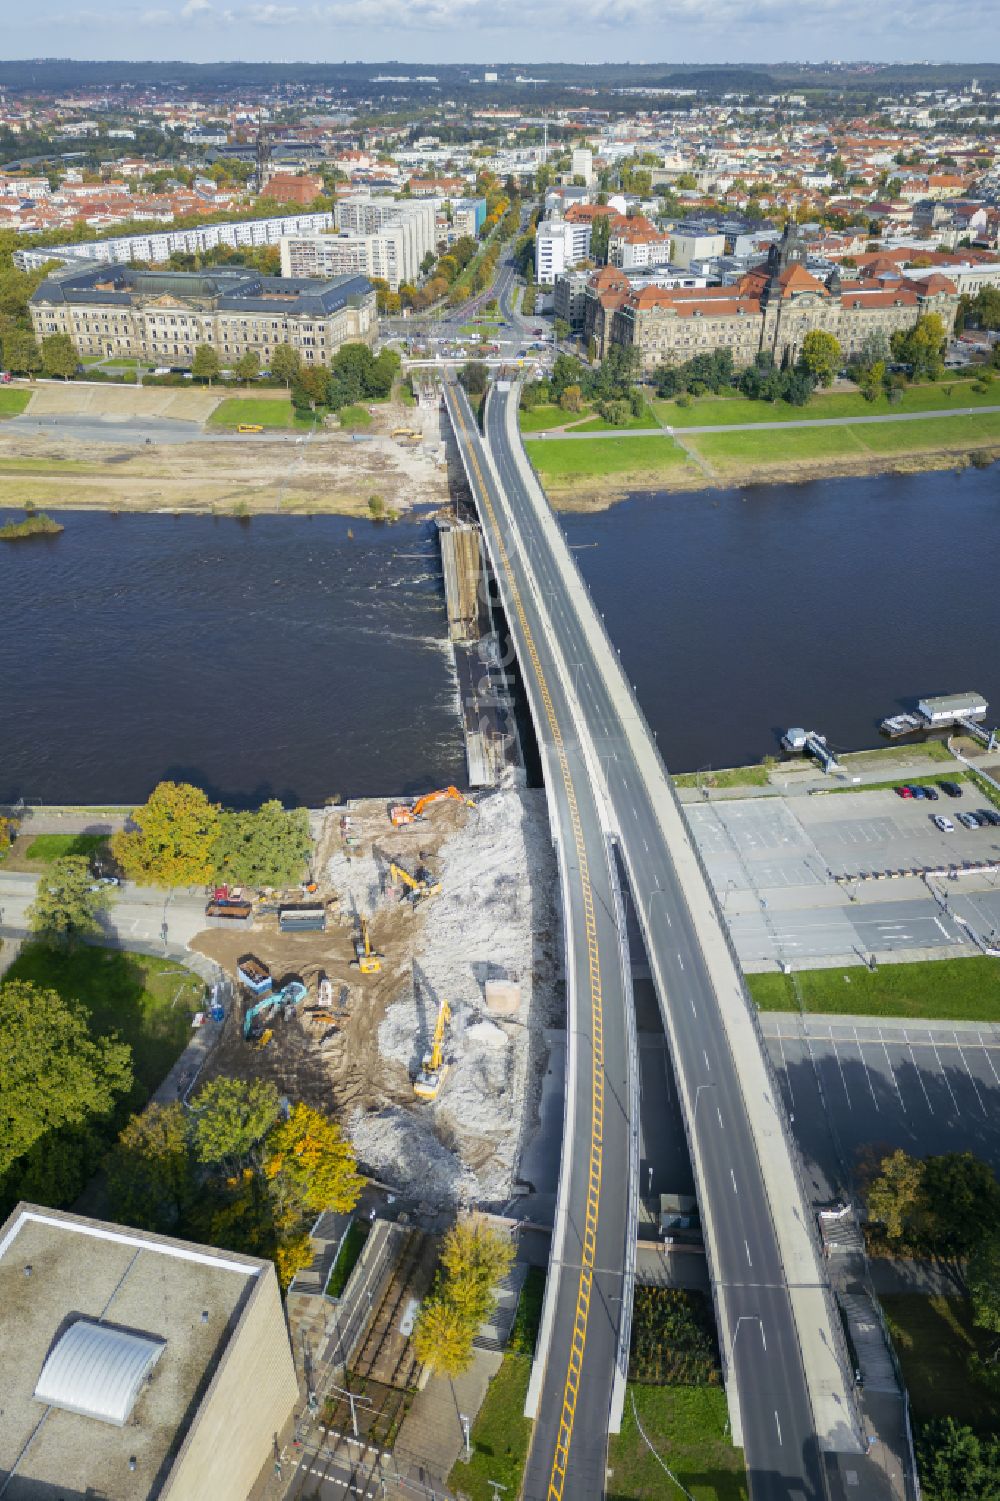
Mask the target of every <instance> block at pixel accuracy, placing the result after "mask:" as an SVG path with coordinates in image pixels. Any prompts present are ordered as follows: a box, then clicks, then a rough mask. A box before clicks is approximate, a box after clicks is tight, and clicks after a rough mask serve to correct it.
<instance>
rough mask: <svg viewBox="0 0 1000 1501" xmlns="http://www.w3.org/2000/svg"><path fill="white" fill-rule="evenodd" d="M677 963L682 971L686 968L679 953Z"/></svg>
mask: <svg viewBox="0 0 1000 1501" xmlns="http://www.w3.org/2000/svg"><path fill="white" fill-rule="evenodd" d="M677 963H678V964H679V965H680V967H681V969H683V968H684V960H683V959H682V958H681V956H680V954H679V953H678V955H677Z"/></svg>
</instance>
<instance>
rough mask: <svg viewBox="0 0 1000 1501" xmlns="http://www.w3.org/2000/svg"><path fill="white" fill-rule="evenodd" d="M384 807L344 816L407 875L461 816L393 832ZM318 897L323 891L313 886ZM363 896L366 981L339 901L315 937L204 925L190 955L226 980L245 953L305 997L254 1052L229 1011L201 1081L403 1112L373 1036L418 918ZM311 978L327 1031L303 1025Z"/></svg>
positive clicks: (395, 1074)
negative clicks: (238, 1080) (261, 1085)
mask: <svg viewBox="0 0 1000 1501" xmlns="http://www.w3.org/2000/svg"><path fill="white" fill-rule="evenodd" d="M387 809H388V804H387V803H381V802H374V801H366V802H365V803H363V804H360V805H358V809H357V812H356V813H354V814H352V817H353V819H354V829H355V831H356V832H357V836H358V838H359V839H360V840H361V841H362V843H363V845H364V846H365V847H366V849H367V850H369V851H370V848H371V844H372V841H373V839H374V840H375V842H376V843H377V844H378V845H379V847H380V848H384V849H385V850H386V852H387V853H388V854H389V855H391V856H393V857H395V856H399V857H401V860H402V863H403V864H404V865H406V866H407V867H408V868H409V869H411V870H414V869H415V868H416V866H417V864H418V863H419V862H420V859H421V853H422V855H423V858H424V859H425V860H426V861H427V863H428V864H429V865H430V866H431V868H433V865H434V857H435V854H436V852H437V851H438V849H439V848H440V846H441V844H442V842H443V841H444V840H445V839H446V838H447V837H448V834H449V833H450V832H451V831H453V830H454V829H455V828H456V827H457V826H458V825H459V824H460V823H461V822H464V819H465V817H466V816H467V814H468V811H469V810H468V809H465V808H463V807H461V806H460V805H458V804H456V803H449V804H446V805H444V806H439V807H437V808H436V809H435V810H434V812H433V814H432V815H431V817H430V818H428V819H427V821H426V822H424V823H421V824H419V825H412V826H411V827H409V828H404V829H393V828H392V826H391V825H390V823H389V819H388V816H387ZM342 811H343V810H341V809H332V810H331V811H330V813H329V814H328V815H327V817H326V819H325V822H324V828H323V832H322V835H321V837H320V840H319V842H318V846H317V850H316V856H315V861H314V869H315V870H316V871H317V872H322V871H323V870H325V869H326V866H327V862H328V860H329V859H330V858H331V856H332V855H333V854H334V852H335V851H339V852H343V850H344V849H345V846H344V843H343V839H342V836H341V831H340V818H341V813H342ZM321 892H322V894H323V895H325V896H329V895H331V894H332V892H331V891H330V890H329V889H328V888H327V889H324V888H323V887H322V886H321ZM338 895H339V893H338ZM372 898H373V900H372V901H371V903H370V907H371V908H374V909H375V910H374V915H373V916H372V918H371V938H372V942H373V944H374V945H375V948H376V951H377V952H378V953H379V954H380V955H381V956H382V968H381V971H380V972H379V973H378V974H375V975H363V974H361V973H360V971H359V970H357V969H353V968H352V967H351V961H352V960H353V958H354V934H355V932H356V931H357V924H356V921H355V918H354V915H353V912H352V906H351V903H350V902H347V901H344V902H342V903H341V910H340V912H339V914H338V916H337V917H336V918H334V919H333V920H331V921H330V922H328V925H327V930H326V932H325V933H297V934H285V933H279V932H278V931H277V923H276V921H275V919H273V918H269V919H268V918H265V919H263V920H261V919H259V918H258V919H256V920H255V925H254V927H253V929H252V930H250V931H242V932H239V933H233V932H229V931H227V930H225V929H219V928H211V929H206V931H205V932H204V933H202V934H200V935H199V936H198V937H197V938H196V939H195V940H194V943H193V944H192V947H193V948H195V949H197V950H198V951H199V952H200V953H203V954H207V955H209V956H210V957H211V958H213V959H215V960H217V961H218V963H220V964H221V965H222V966H223V967H224V968H225V969H226V970H227V971H228V972H229V973H230V974H232V975H235V972H236V964H237V962H238V960H239V958H240V957H241V956H242V955H244V954H247V953H252V954H255V955H256V956H257V958H258V959H261V960H263V962H264V963H265V964H266V965H267V966H268V968H269V969H270V970H271V973H272V975H273V976H274V978H275V980H276V981H279V982H280V981H281V980H284V979H286V978H287V979H291V978H293V977H294V978H297V979H301V980H302V981H303V983H304V984H305V985H307V986H308V987H309V996H308V998H307V1000H306V1002H305V1003H304V1006H302V1007H299V1008H298V1012H297V1014H296V1016H295V1017H294V1018H291V1019H289V1020H287V1021H281V1020H279V1021H276V1022H273V1023H271V1024H270V1025H271V1030H272V1032H273V1036H272V1038H271V1041H270V1042H269V1043H268V1044H267V1046H266V1047H264V1048H260V1049H259V1048H256V1047H255V1046H253V1045H252V1044H248V1043H245V1042H244V1041H243V1033H242V1011H241V1012H240V1014H239V1015H238V1016H237V1015H232V1014H231V1015H230V1016H229V1018H228V1019H227V1022H226V1028H225V1031H224V1033H223V1037H222V1039H221V1041H220V1043H219V1045H218V1047H217V1048H216V1049H215V1051H214V1052H213V1054H212V1058H211V1061H210V1063H209V1065H208V1066H207V1067H206V1073H205V1077H206V1078H211V1077H214V1076H216V1075H219V1074H228V1075H237V1076H239V1077H244V1078H246V1077H254V1078H263V1079H271V1080H272V1081H273V1082H274V1083H275V1084H277V1086H278V1088H279V1089H280V1090H281V1091H282V1093H284V1094H287V1095H288V1096H289V1098H290V1099H293V1100H304V1101H305V1102H306V1103H307V1104H310V1105H313V1106H315V1107H316V1108H318V1109H322V1110H325V1111H327V1112H331V1111H332V1112H333V1113H334V1114H336V1115H337V1116H338V1117H339V1118H342V1119H345V1120H346V1119H347V1118H349V1116H350V1114H351V1112H352V1110H353V1109H354V1108H355V1107H357V1106H360V1107H361V1108H363V1109H380V1108H383V1107H385V1106H391V1105H398V1104H405V1105H412V1103H413V1088H412V1084H411V1081H410V1077H409V1075H408V1073H407V1070H406V1068H405V1067H403V1066H402V1065H401V1064H399V1063H395V1062H393V1061H392V1060H389V1059H385V1058H383V1057H382V1056H381V1054H380V1053H379V1045H378V1031H379V1027H380V1025H381V1023H382V1021H383V1020H384V1018H385V1013H386V1009H387V1007H388V1006H389V1005H390V1003H391V1002H392V1001H393V1000H395V999H397V998H398V997H399V995H400V994H401V993H402V992H404V991H406V990H408V989H409V988H410V987H411V985H412V978H411V967H412V955H413V950H414V946H415V944H417V943H419V935H420V930H421V927H422V924H423V921H424V915H425V913H424V911H423V910H422V909H421V907H420V906H417V907H414V906H412V905H411V903H410V902H408V901H395V902H392V903H391V904H390V902H389V901H388V899H383V898H382V896H381V895H380V894H379V893H377V892H373V893H372ZM321 972H325V973H326V974H327V975H328V977H329V978H330V980H331V982H332V984H333V995H334V1010H335V1011H336V1012H338V1013H343V1014H342V1015H338V1020H337V1023H336V1026H335V1028H330V1027H328V1026H327V1025H326V1024H319V1025H311V1024H310V1023H309V1022H308V1020H307V1014H306V1012H305V1007H308V1006H310V1005H314V1004H315V1003H316V993H317V987H318V983H319V976H320V973H321Z"/></svg>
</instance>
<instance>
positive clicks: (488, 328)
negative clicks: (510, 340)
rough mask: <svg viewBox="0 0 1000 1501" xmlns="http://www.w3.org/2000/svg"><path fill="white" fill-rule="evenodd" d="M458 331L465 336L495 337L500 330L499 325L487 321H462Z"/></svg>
mask: <svg viewBox="0 0 1000 1501" xmlns="http://www.w3.org/2000/svg"><path fill="white" fill-rule="evenodd" d="M458 331H459V333H460V334H462V335H464V336H465V338H480V339H495V338H496V336H497V334H498V333H499V332H500V325H499V323H488V322H483V323H479V322H474V323H462V324H460V325H459V330H458Z"/></svg>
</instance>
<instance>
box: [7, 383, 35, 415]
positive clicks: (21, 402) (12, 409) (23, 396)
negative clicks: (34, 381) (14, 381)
mask: <svg viewBox="0 0 1000 1501" xmlns="http://www.w3.org/2000/svg"><path fill="white" fill-rule="evenodd" d="M33 395H34V392H33V391H20V390H14V389H12V388H11V387H10V386H4V387H0V418H2V417H19V416H20V415H21V413H22V412H23V411H24V409H25V407H26V406H27V405H28V402H29V401H30V400H31V398H32V396H33Z"/></svg>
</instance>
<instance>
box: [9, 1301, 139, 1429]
mask: <svg viewBox="0 0 1000 1501" xmlns="http://www.w3.org/2000/svg"><path fill="white" fill-rule="evenodd" d="M164 1343H165V1342H164V1341H163V1340H162V1339H151V1338H150V1337H149V1335H146V1334H137V1333H136V1332H135V1331H134V1330H131V1329H116V1328H111V1327H109V1326H108V1325H106V1324H98V1323H95V1322H93V1321H92V1320H91V1319H75V1320H74V1321H73V1323H71V1324H70V1325H69V1327H68V1328H67V1329H65V1330H64V1331H63V1333H62V1334H61V1335H60V1336H59V1338H58V1339H57V1340H56V1342H55V1344H54V1345H53V1346H52V1349H51V1350H50V1351H49V1353H48V1356H47V1357H46V1360H45V1364H44V1365H43V1366H42V1373H41V1375H40V1376H39V1378H38V1383H37V1385H36V1387H35V1401H36V1402H44V1403H45V1405H46V1406H47V1407H61V1408H62V1409H63V1411H64V1412H78V1413H81V1414H82V1415H83V1416H84V1417H88V1418H99V1419H100V1420H101V1421H102V1422H104V1423H115V1424H116V1425H117V1426H118V1427H119V1428H121V1427H123V1425H124V1424H125V1422H126V1421H127V1420H128V1418H129V1415H130V1414H131V1412H132V1408H133V1407H134V1406H135V1399H136V1397H137V1396H138V1395H139V1389H140V1387H141V1386H142V1383H143V1382H144V1381H145V1379H146V1377H147V1376H148V1375H149V1373H150V1371H151V1370H152V1369H153V1366H154V1365H155V1364H156V1362H157V1361H158V1360H159V1358H160V1356H161V1355H162V1354H163V1349H164Z"/></svg>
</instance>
